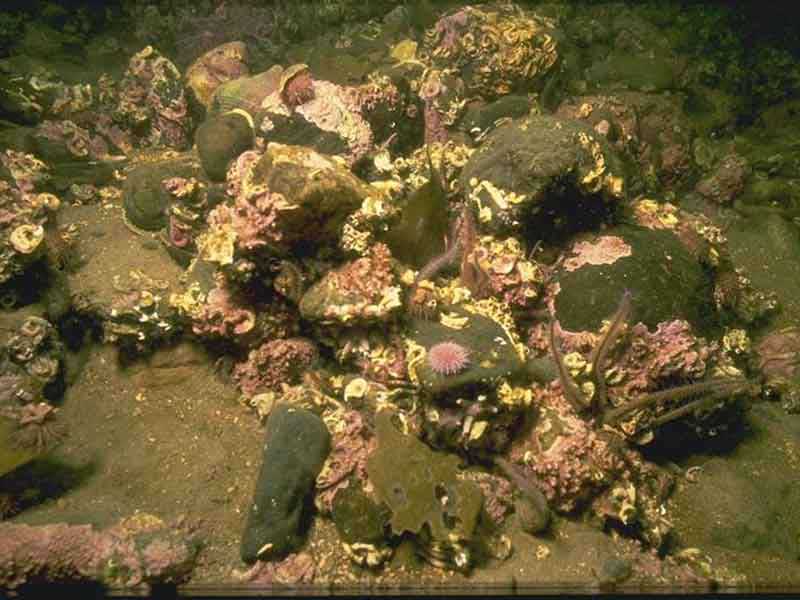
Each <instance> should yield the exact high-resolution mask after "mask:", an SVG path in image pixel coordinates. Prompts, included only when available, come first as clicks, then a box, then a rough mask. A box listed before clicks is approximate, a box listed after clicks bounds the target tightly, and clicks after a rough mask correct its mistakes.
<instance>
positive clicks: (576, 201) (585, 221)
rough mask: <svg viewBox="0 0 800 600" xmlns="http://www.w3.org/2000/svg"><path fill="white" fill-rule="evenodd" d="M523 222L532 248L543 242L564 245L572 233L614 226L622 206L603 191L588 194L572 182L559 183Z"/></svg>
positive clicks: (525, 235) (545, 244) (547, 245)
mask: <svg viewBox="0 0 800 600" xmlns="http://www.w3.org/2000/svg"><path fill="white" fill-rule="evenodd" d="M537 207H538V210H537V211H536V212H535V213H534V214H531V215H529V216H528V217H527V218H526V219H525V222H524V224H523V228H522V231H523V237H524V238H525V240H527V242H528V244H529V249H530V248H533V247H534V246H535V245H536V244H537V243H539V242H541V243H542V244H543V246H544V247H545V248H547V247H562V246H563V245H564V244H565V243H567V242H568V241H569V240H570V238H572V236H574V235H576V234H578V233H583V232H587V231H597V230H598V229H599V228H601V226H602V225H604V224H606V225H612V224H615V223H617V222H618V221H620V220H621V218H622V211H621V209H620V208H619V207H618V206H617V205H615V204H612V203H609V202H607V201H606V200H604V199H603V198H602V196H600V195H599V194H594V195H591V196H586V195H584V194H581V193H579V192H577V191H576V190H575V189H574V188H573V187H572V186H571V185H570V184H569V183H568V182H559V183H557V184H556V185H554V186H553V187H551V188H550V189H549V190H548V191H547V193H546V194H545V198H544V200H543V201H542V202H541V203H539V204H538V205H537Z"/></svg>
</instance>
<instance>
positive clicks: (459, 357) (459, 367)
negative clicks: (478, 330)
mask: <svg viewBox="0 0 800 600" xmlns="http://www.w3.org/2000/svg"><path fill="white" fill-rule="evenodd" d="M428 365H430V368H431V369H432V370H433V371H434V372H435V373H437V374H439V375H455V374H456V373H459V372H461V371H463V370H464V369H465V368H466V367H467V365H469V349H467V348H465V347H464V346H462V345H461V344H457V343H456V342H439V343H438V344H434V345H433V346H431V348H430V350H428Z"/></svg>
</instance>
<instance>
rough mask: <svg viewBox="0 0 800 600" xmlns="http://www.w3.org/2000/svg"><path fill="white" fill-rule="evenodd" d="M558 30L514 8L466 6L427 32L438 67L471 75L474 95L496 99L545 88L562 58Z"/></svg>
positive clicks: (470, 87)
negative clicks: (547, 76)
mask: <svg viewBox="0 0 800 600" xmlns="http://www.w3.org/2000/svg"><path fill="white" fill-rule="evenodd" d="M554 29H555V22H554V21H553V20H551V19H548V18H546V17H541V16H538V15H534V14H531V13H528V12H526V11H524V10H522V9H520V8H518V7H516V6H514V5H495V6H489V7H486V8H484V7H477V6H465V7H462V8H459V9H455V10H453V11H450V12H449V13H447V14H445V15H444V16H442V17H441V18H440V19H439V20H438V21H437V22H436V25H435V26H434V27H432V28H431V29H429V30H428V31H427V32H426V34H425V50H426V51H427V52H428V53H429V55H430V56H431V58H432V60H433V62H434V64H439V63H441V64H447V65H448V66H450V67H454V68H455V69H456V70H458V71H460V72H461V73H469V75H468V76H466V77H465V81H464V83H465V86H466V90H467V92H468V93H471V94H478V95H481V96H483V97H485V98H495V97H497V96H502V95H504V94H509V93H511V92H514V91H522V90H529V89H532V88H535V87H536V86H537V85H541V81H542V80H543V79H544V77H545V76H546V75H547V74H548V73H549V72H550V71H551V70H552V69H553V67H554V66H555V65H556V63H557V61H558V58H559V52H558V44H557V42H556V39H555V36H554V31H553V30H554Z"/></svg>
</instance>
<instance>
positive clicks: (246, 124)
mask: <svg viewBox="0 0 800 600" xmlns="http://www.w3.org/2000/svg"><path fill="white" fill-rule="evenodd" d="M254 141H255V138H254V135H253V127H252V125H251V124H250V120H249V119H248V118H247V117H246V116H244V115H243V114H242V113H240V112H229V113H225V114H222V115H218V116H213V117H209V118H208V119H206V120H205V121H204V122H203V124H202V125H200V127H198V128H197V133H195V143H196V144H197V153H198V154H199V155H200V162H201V163H202V165H203V170H204V171H205V172H206V174H207V175H208V177H209V178H210V179H211V180H212V181H224V180H225V175H226V173H227V171H228V165H229V164H230V162H231V161H232V160H235V159H236V157H238V156H239V155H240V154H241V153H242V152H244V151H245V150H249V149H250V148H252V147H253V142H254Z"/></svg>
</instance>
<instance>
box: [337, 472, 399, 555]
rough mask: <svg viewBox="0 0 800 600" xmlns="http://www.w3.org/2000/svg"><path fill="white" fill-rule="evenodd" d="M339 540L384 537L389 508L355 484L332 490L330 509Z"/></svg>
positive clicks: (365, 540) (372, 540)
mask: <svg viewBox="0 0 800 600" xmlns="http://www.w3.org/2000/svg"><path fill="white" fill-rule="evenodd" d="M331 512H332V514H331V516H332V518H333V523H334V524H335V525H336V531H338V532H339V537H341V538H342V541H344V542H345V543H348V544H356V543H358V544H376V543H378V542H380V541H382V540H383V539H384V536H385V533H386V526H387V525H388V524H389V512H388V510H387V509H386V507H385V506H381V505H378V504H377V503H376V502H374V501H373V500H372V499H370V497H369V496H367V495H366V494H365V493H364V492H362V491H361V490H360V489H358V488H357V487H353V486H352V485H351V486H350V487H347V488H344V489H342V490H340V491H339V492H337V493H336V497H335V498H334V499H333V510H332V511H331Z"/></svg>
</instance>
